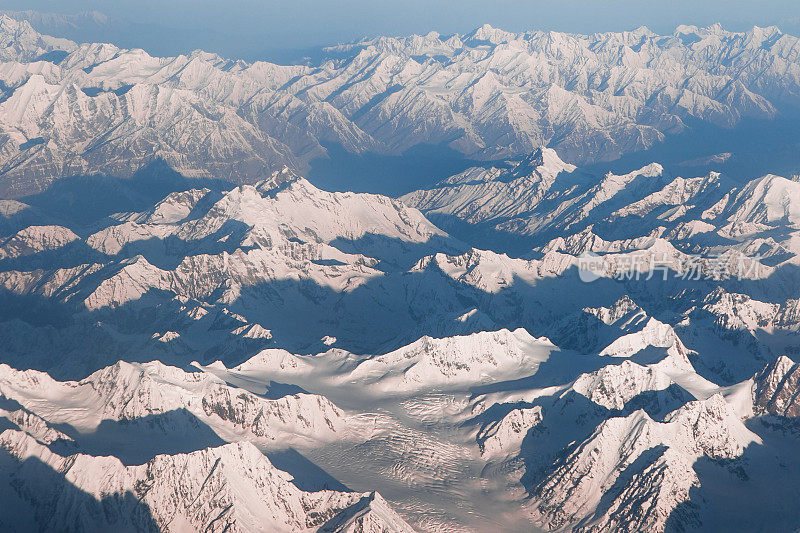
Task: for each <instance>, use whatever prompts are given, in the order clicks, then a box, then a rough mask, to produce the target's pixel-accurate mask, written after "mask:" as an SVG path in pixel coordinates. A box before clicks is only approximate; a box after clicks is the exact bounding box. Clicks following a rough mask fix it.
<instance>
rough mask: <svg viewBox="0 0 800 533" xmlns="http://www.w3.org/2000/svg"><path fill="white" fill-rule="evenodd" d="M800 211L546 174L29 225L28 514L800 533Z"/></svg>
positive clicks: (681, 189) (7, 297) (6, 319)
mask: <svg viewBox="0 0 800 533" xmlns="http://www.w3.org/2000/svg"><path fill="white" fill-rule="evenodd" d="M795 185H797V182H796V181H794V180H792V179H787V178H781V177H777V176H765V177H762V178H757V179H754V180H752V181H750V182H748V183H744V184H740V183H736V182H733V181H732V180H730V179H728V178H726V177H724V176H722V175H719V174H710V175H707V176H700V177H688V178H684V177H680V176H671V175H667V173H665V171H664V170H663V168H662V167H661V166H660V165H658V164H651V165H648V166H646V167H644V168H643V169H640V170H637V171H633V172H630V173H628V174H623V175H616V174H613V173H609V174H607V175H600V176H596V175H592V174H591V173H589V172H587V171H584V170H582V169H581V168H579V167H576V166H575V165H571V164H567V163H564V162H563V161H562V160H561V158H560V157H559V156H558V154H557V153H556V152H555V151H554V150H552V149H549V148H544V149H538V150H536V151H535V152H533V153H532V154H530V155H529V156H528V157H527V158H525V159H524V160H523V161H522V162H521V163H517V164H510V165H506V166H498V167H497V168H488V169H487V168H476V169H470V170H468V171H466V172H464V173H462V174H459V175H457V176H453V177H452V178H449V179H447V180H444V181H443V182H442V183H441V184H439V185H437V186H436V188H434V189H429V190H423V191H418V192H414V193H412V194H409V195H407V196H405V197H403V198H402V199H401V200H395V199H391V198H388V197H384V196H380V195H375V194H365V193H358V194H356V193H331V192H327V191H324V190H321V189H319V188H317V187H315V186H313V185H312V184H311V183H310V182H308V181H307V180H305V179H303V178H302V177H300V176H298V175H297V174H295V173H293V172H292V171H290V170H289V169H288V168H284V169H283V170H280V171H278V172H275V173H272V174H271V175H269V176H268V177H266V179H264V180H262V181H260V182H257V183H255V184H253V185H241V186H238V187H234V188H231V189H229V190H225V189H224V188H222V189H219V188H195V189H184V190H178V191H175V192H172V193H169V194H167V195H166V196H165V197H164V198H162V199H161V200H159V201H157V202H154V203H152V204H151V205H150V206H149V207H146V208H144V209H142V210H138V211H124V212H117V213H113V214H111V215H108V216H98V217H94V218H93V219H92V220H90V221H76V219H75V218H74V217H72V216H70V214H69V213H70V211H69V209H68V207H69V206H66V207H64V209H66V211H64V210H61V211H59V210H58V209H49V210H47V209H46V206H47V205H49V204H39V205H36V202H38V201H39V199H38V198H39V197H33V199H32V200H31V201H32V204H26V203H24V202H20V201H16V200H3V201H2V202H0V213H2V223H0V228H2V237H0V285H1V286H2V289H3V292H2V295H3V315H2V322H1V323H0V324H1V327H0V334H1V335H2V342H3V344H2V345H3V361H4V362H5V363H6V364H5V365H3V366H0V395H1V396H2V398H3V400H2V402H3V403H2V404H1V405H0V409H2V410H1V411H0V418H2V419H4V420H5V422H3V424H4V426H3V427H4V428H6V429H5V432H4V433H3V434H2V438H0V441H2V443H3V449H4V450H5V452H4V453H5V454H6V455H5V458H4V459H3V463H2V465H3V466H2V468H3V469H4V472H7V474H8V479H12V480H18V481H14V482H13V483H11V484H10V485H8V486H6V487H5V488H4V489H3V490H4V491H6V492H5V493H4V494H6V496H4V498H9V501H12V500H13V501H18V500H20V501H23V502H26V503H25V505H28V506H33V510H32V511H24V512H23V514H24V517H25V518H24V519H25V520H27V521H28V522H26V523H31V524H35V525H36V527H47V526H48V524H51V522H49V520H56V519H59V520H60V519H61V518H54V517H68V518H69V520H78V518H76V517H80V520H84V521H85V522H78V523H81V524H84V525H85V526H86V527H90V526H92V527H94V526H95V525H97V524H100V525H101V526H102V527H106V525H109V524H111V525H114V526H115V527H116V526H119V527H123V526H124V527H128V528H132V529H147V528H154V529H161V530H163V529H167V530H172V529H174V530H184V529H186V528H189V529H196V528H198V527H210V528H211V529H212V530H213V529H215V528H221V529H224V528H225V527H230V528H239V529H242V530H248V531H249V530H257V529H259V528H262V529H263V528H264V527H266V528H267V529H270V530H274V529H283V530H292V531H295V530H303V529H304V528H305V529H310V530H311V529H318V528H320V527H322V528H323V530H346V531H360V530H362V529H359V528H366V529H365V530H369V531H402V530H403V529H404V528H415V529H420V530H426V531H447V530H451V529H453V528H466V529H468V530H481V529H484V528H486V527H489V525H490V524H500V525H501V526H502V527H503V528H504V529H520V528H522V529H525V528H530V527H538V528H543V529H547V530H558V529H564V528H567V529H574V530H580V531H609V530H618V529H623V530H629V531H640V530H647V531H662V530H696V529H706V528H712V529H713V528H726V527H731V526H732V525H741V524H746V525H752V526H753V527H755V525H756V524H760V523H763V524H770V526H771V527H772V526H774V527H775V528H777V529H784V528H790V527H794V526H795V525H796V523H797V521H798V520H800V516H798V515H797V514H796V513H794V512H791V511H789V510H788V509H790V508H791V503H790V502H789V500H787V499H785V498H782V497H779V496H775V495H774V491H765V492H764V494H770V495H771V496H770V497H769V498H770V499H769V501H766V500H765V498H763V497H760V496H757V495H754V491H756V490H757V489H756V487H762V486H768V484H769V483H770V482H771V480H772V479H779V480H780V483H783V484H785V486H786V487H789V488H787V490H786V491H785V494H791V493H792V490H793V489H791V487H795V486H796V479H798V478H797V477H796V476H794V473H795V472H796V471H798V472H800V470H797V469H798V468H800V461H798V459H800V457H797V456H796V454H792V453H790V452H788V451H787V450H791V449H793V448H792V447H793V444H792V443H793V442H794V441H795V439H796V430H795V429H794V426H795V424H796V423H795V421H794V418H795V417H796V416H797V409H796V405H795V403H796V402H795V397H796V392H797V391H796V390H795V389H796V388H797V379H795V375H796V374H797V372H796V367H797V364H795V363H794V361H793V360H792V359H791V357H793V356H795V354H797V353H798V352H800V342H798V336H797V335H798V330H799V329H800V313H798V304H797V301H798V299H797V294H798V290H799V287H798V285H799V283H798V277H797V270H796V269H797V266H798V264H797V261H798V259H797V251H796V250H797V243H796V241H797V239H796V236H795V234H796V233H797V231H798V227H797V223H798V222H797V216H796V213H797V211H798V205H800V195H798V194H795V193H796V192H797V191H795V189H796V188H797V187H795ZM109 201H111V202H112V205H115V204H116V203H118V202H119V199H118V198H112V199H111V200H109ZM417 208H419V209H422V211H420V210H418V209H417ZM101 212H103V211H102V210H101ZM106 212H107V211H106ZM424 213H427V214H428V215H429V216H431V217H433V220H436V221H439V222H440V223H441V224H443V225H444V227H448V228H452V231H453V233H455V234H457V235H458V236H459V238H455V237H453V236H452V235H450V234H448V233H446V232H445V231H444V230H442V229H440V228H439V227H437V226H436V225H434V224H433V223H432V222H431V221H430V220H429V219H428V218H426V215H425V214H424ZM487 236H488V237H487ZM492 236H494V238H495V240H494V244H495V246H494V247H495V248H497V249H498V250H497V251H490V250H484V249H480V248H476V247H474V246H473V245H471V244H470V243H474V242H479V241H481V239H486V238H490V237H492ZM504 238H513V239H518V241H516V244H517V245H518V244H519V242H524V243H528V246H529V249H528V252H527V253H526V254H523V255H522V256H518V255H517V256H514V255H508V254H506V253H503V252H501V251H499V249H501V248H502V247H503V246H504V242H505V241H504V240H503V239H504ZM590 252H591V253H592V254H594V255H587V254H589V253H590ZM587 258H588V259H590V260H591V261H594V263H593V265H594V267H593V269H592V271H591V274H592V276H591V277H589V278H587V277H585V275H586V264H585V261H586V260H587ZM720 258H721V259H720ZM120 360H121V361H120ZM26 369H27V370H26ZM775 454H781V460H782V461H783V463H781V464H783V465H784V466H783V467H781V468H777V467H775V463H774V461H772V459H771V458H774V455H775ZM787 454H788V455H787ZM109 456H111V457H109ZM31 465H35V466H31ZM69 465H79V466H78V467H77V469H76V467H75V466H72V467H70V466H69ZM181 469H183V470H181ZM180 471H186V472H188V473H187V474H186V475H184V474H180ZM156 472H157V474H156ZM87 473H90V474H87ZM153 476H158V477H159V478H160V479H174V480H175V482H174V483H173V482H169V483H166V484H165V486H164V487H160V486H159V490H158V491H155V492H153V491H152V490H150V488H149V487H151V482H149V481H148V480H152V479H153ZM42 479H59V480H60V481H59V482H58V484H56V485H53V486H54V487H55V488H52V489H51V490H48V491H44V492H42V494H41V495H39V493H40V492H41V491H40V489H38V488H37V487H38V485H37V483H41V480H42ZM204 479H207V480H208V481H206V482H203V480H204ZM212 482H213V484H214V485H213V486H214V487H215V488H214V490H209V488H210V485H209V484H210V483H212ZM48 483H51V482H48ZM722 486H724V487H725V491H721V490H720V488H719V487H722ZM351 490H352V491H355V492H351ZM376 490H377V491H378V492H379V493H380V495H378V494H377V493H375V492H374V491H376ZM170 491H172V492H170ZM34 494H36V495H37V496H36V497H34V496H32V495H34ZM109 494H111V495H113V500H109V499H108V498H109V497H110V496H108V495H109ZM275 494H278V495H279V496H275ZM101 495H104V496H101ZM423 495H424V496H423ZM384 498H385V499H384ZM732 498H733V499H735V500H736V501H737V502H738V508H739V510H738V511H737V512H736V513H733V514H731V513H726V512H723V511H722V509H724V508H725V505H727V503H728V502H729V501H730V500H731V499H732ZM263 500H268V501H269V502H270V503H269V505H273V506H277V507H274V508H273V507H268V508H269V509H272V510H270V511H269V513H270V515H269V516H271V517H272V518H270V519H269V520H271V521H267V522H264V520H266V518H264V517H263V516H262V514H261V513H264V512H266V511H264V509H266V508H267V507H260V506H259V504H258V503H257V502H259V501H263ZM739 500H741V501H739ZM98 502H102V503H98ZM112 502H113V503H112ZM137 502H138V503H137ZM387 502H389V503H387ZM98 505H99V506H100V507H97V506H98ZM23 508H24V509H27V507H24V506H22V504H20V507H19V509H23ZM41 508H46V509H55V510H56V511H57V512H56V513H55V514H53V513H49V512H48V513H45V514H41V512H40V511H36V509H41ZM101 508H102V509H103V510H102V511H98V510H97V509H101ZM464 509H467V511H468V512H466V513H465V512H464ZM59 513H61V514H59ZM172 516H175V517H178V518H175V519H174V520H170V519H169V518H167V517H172ZM264 516H266V515H264ZM400 517H402V518H400ZM12 519H13V520H17V518H9V520H12ZM65 519H66V518H65ZM19 520H22V518H19ZM257 524H269V525H268V526H263V525H257ZM101 526H97V527H101ZM79 527H81V526H79ZM325 528H327V529H325ZM336 528H339V529H336Z"/></svg>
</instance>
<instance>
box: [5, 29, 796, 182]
mask: <svg viewBox="0 0 800 533" xmlns="http://www.w3.org/2000/svg"><path fill="white" fill-rule="evenodd" d="M86 16H89V18H91V19H92V20H95V19H97V16H93V15H86ZM18 18H22V17H18ZM59 20H61V19H59ZM69 20H71V19H63V21H62V22H63V23H64V24H69ZM99 22H102V20H100V21H99ZM797 42H798V40H797V38H795V37H792V36H789V35H784V34H782V33H780V31H778V30H777V29H776V28H754V29H753V30H751V31H749V32H746V33H732V32H727V31H725V30H723V29H722V28H720V27H719V26H713V27H709V28H696V27H688V26H682V27H680V28H678V29H677V30H676V32H675V34H673V35H668V36H660V35H655V34H653V33H652V32H650V31H648V30H647V29H646V28H640V29H638V30H635V31H632V32H624V33H603V34H594V35H590V36H584V35H573V34H561V33H555V32H528V33H522V34H515V33H510V32H505V31H502V30H499V29H496V28H491V27H489V26H484V27H481V28H478V29H477V30H475V31H473V32H471V33H469V34H466V35H454V36H450V37H442V36H440V35H438V34H435V33H431V34H429V35H426V36H411V37H407V38H392V37H379V38H376V39H372V40H367V41H363V42H359V43H356V44H350V45H339V46H334V47H331V48H329V49H327V50H326V54H327V56H326V58H325V59H324V60H322V61H321V62H320V63H319V64H317V65H294V66H280V65H274V64H270V63H266V62H256V63H252V64H251V63H246V62H243V61H237V60H229V59H224V58H221V57H219V56H217V55H214V54H209V53H205V52H201V51H196V52H193V53H191V54H189V55H182V56H178V57H172V58H158V57H151V56H150V55H148V54H146V53H144V52H143V51H142V50H135V49H134V50H125V49H120V48H118V47H116V46H113V45H109V44H98V43H93V44H92V43H88V44H77V43H74V42H70V41H66V40H64V39H53V38H49V37H44V36H42V35H40V34H39V33H37V32H36V31H35V30H34V29H33V28H32V27H31V25H30V24H29V23H28V22H27V21H26V20H16V19H13V18H11V17H9V16H7V15H3V16H2V18H0V43H3V44H4V46H3V49H2V52H0V59H1V60H2V66H0V194H3V195H4V196H15V197H16V196H21V195H24V194H28V193H31V192H36V191H38V190H41V189H43V188H45V187H47V185H48V184H49V183H50V182H51V181H52V180H53V179H55V178H57V177H60V176H70V175H79V174H95V173H102V174H107V175H113V176H117V177H126V176H130V175H131V174H132V173H134V172H135V171H136V170H138V169H139V168H141V167H142V166H144V165H146V164H147V163H148V162H151V161H152V160H153V159H154V158H162V159H163V160H164V161H166V162H167V163H168V164H169V165H170V166H171V167H172V168H174V169H175V170H177V171H178V172H180V173H181V174H183V175H185V176H203V177H214V178H220V179H226V180H230V181H232V182H234V183H254V182H256V181H258V180H260V179H263V178H264V177H266V176H267V175H269V173H270V172H272V171H274V170H277V169H279V168H281V167H282V166H283V165H288V166H289V167H291V168H293V169H295V170H300V171H304V170H306V169H307V168H308V163H309V161H311V160H313V159H315V158H319V157H324V156H325V154H326V153H327V152H326V146H330V145H332V144H333V145H338V146H341V147H343V148H344V150H346V151H348V152H351V153H354V154H360V153H368V152H371V153H378V154H400V153H402V152H403V151H405V150H407V149H409V148H411V147H413V146H415V145H418V144H421V143H426V144H432V145H444V146H447V147H449V148H451V149H453V150H455V151H457V152H459V153H461V154H463V155H464V156H465V157H469V158H472V159H486V160H492V159H502V158H515V157H522V156H524V155H526V154H528V153H530V152H532V151H533V150H534V149H536V148H537V147H538V146H541V145H548V146H550V147H552V148H555V149H557V150H558V151H559V153H561V154H562V156H563V157H564V158H565V159H567V160H569V161H572V162H575V163H585V162H595V161H603V160H610V159H615V158H617V157H620V156H621V155H623V154H627V153H631V152H635V151H639V150H645V149H648V148H650V147H653V146H655V145H658V144H659V143H661V142H662V141H663V140H664V139H665V138H666V137H667V136H670V135H673V134H677V133H680V132H682V131H685V130H687V128H692V127H695V125H697V124H707V125H715V126H720V127H725V128H728V127H733V126H735V125H736V124H737V123H739V122H740V121H741V120H742V119H745V118H760V119H768V118H771V117H774V116H776V115H778V114H779V113H781V109H783V108H784V107H786V108H791V109H796V108H797V105H798V103H799V102H800V56H799V55H798V52H797V50H798V47H797Z"/></svg>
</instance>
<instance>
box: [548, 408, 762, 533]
mask: <svg viewBox="0 0 800 533" xmlns="http://www.w3.org/2000/svg"><path fill="white" fill-rule="evenodd" d="M757 441H758V437H757V436H755V435H754V434H753V433H751V432H750V431H749V430H747V429H746V428H745V427H744V425H743V424H742V422H741V421H740V420H739V419H738V417H736V415H735V414H734V413H733V411H732V409H731V408H730V406H728V405H727V404H726V403H725V401H724V400H723V398H722V396H720V395H715V396H712V397H711V398H709V399H708V400H706V401H703V402H691V403H689V404H686V405H685V406H684V407H682V408H680V409H678V410H677V411H675V412H673V413H671V414H670V415H668V416H667V418H666V420H665V422H663V423H659V422H655V421H653V420H652V419H651V418H650V417H648V415H647V414H646V413H644V412H643V411H637V412H635V413H633V414H631V415H630V416H628V417H625V418H612V419H609V420H608V421H606V422H603V423H602V424H601V425H600V426H599V427H598V429H597V430H596V432H595V433H594V434H593V435H592V436H591V437H590V438H589V439H588V440H587V441H586V442H584V443H581V444H580V445H579V446H578V448H577V449H576V450H575V451H574V452H573V453H572V454H571V455H570V456H568V457H567V458H566V459H565V460H564V462H563V464H561V465H560V466H559V467H558V468H557V469H556V471H555V472H554V473H553V474H552V475H551V476H550V477H549V478H548V479H547V480H546V481H544V482H543V483H542V484H541V485H540V486H539V487H538V488H537V489H536V498H537V500H538V501H540V502H542V503H540V504H539V505H538V507H537V508H536V509H535V512H534V515H535V516H536V519H537V520H539V521H541V522H542V523H543V524H544V525H545V526H546V527H548V528H559V527H563V526H564V525H567V524H569V523H572V522H574V521H576V520H581V521H580V522H579V524H578V526H577V528H576V529H578V530H585V531H603V530H607V529H609V528H612V529H616V528H623V529H624V530H626V531H636V530H641V529H646V530H650V531H663V530H664V528H665V527H666V519H667V517H669V516H670V513H671V512H672V511H673V510H674V509H675V508H676V507H677V506H679V505H680V504H681V503H683V502H685V501H687V500H688V499H689V491H690V490H691V489H692V488H693V487H695V486H697V485H698V479H697V475H696V474H695V472H694V470H693V469H692V463H693V462H694V460H695V459H696V458H697V457H699V456H703V455H707V456H709V457H712V458H715V459H723V458H735V457H738V456H740V455H741V454H742V452H743V450H744V448H745V447H746V446H748V445H749V444H750V443H751V442H757ZM622 472H626V474H627V473H629V474H628V477H627V478H625V480H624V482H623V484H622V485H621V486H620V485H618V484H616V485H615V483H616V482H617V480H618V479H619V476H620V474H621V473H622ZM647 487H652V488H653V489H654V490H647ZM607 491H610V495H611V496H612V497H613V498H614V499H613V500H612V503H611V505H610V506H607V507H605V508H604V509H603V511H602V513H598V514H594V513H593V511H592V510H593V508H594V507H595V506H597V504H598V502H599V498H600V496H601V495H602V494H603V493H605V492H607ZM634 501H636V502H638V503H637V504H635V505H634V504H632V502H634ZM684 525H685V526H689V527H691V526H693V525H696V524H692V523H691V522H690V523H688V524H684Z"/></svg>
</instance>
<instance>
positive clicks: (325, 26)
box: [0, 0, 800, 58]
mask: <svg viewBox="0 0 800 533" xmlns="http://www.w3.org/2000/svg"><path fill="white" fill-rule="evenodd" d="M0 9H13V10H22V9H36V10H39V11H47V12H56V13H75V12H78V11H85V10H97V11H100V12H102V13H105V14H107V15H111V16H112V17H115V18H117V19H118V20H124V21H127V22H132V23H136V26H135V30H131V31H126V32H123V31H118V32H117V34H116V35H113V34H112V35H110V36H109V40H110V39H111V38H114V39H115V40H117V41H118V42H119V44H121V45H123V46H139V47H142V48H145V49H147V50H149V51H151V52H154V53H158V54H165V53H175V52H179V51H186V50H190V49H194V48H203V49H206V50H211V51H217V52H220V53H222V54H224V55H227V56H237V57H248V58H254V57H269V56H270V55H280V53H281V52H282V51H284V52H285V51H288V50H299V49H303V48H309V47H314V46H319V45H323V44H332V43H335V42H341V41H351V40H353V39H356V38H359V37H362V36H371V35H377V34H391V35H405V34H409V33H427V32H428V31H431V30H436V31H439V32H440V33H444V34H448V33H454V32H465V31H469V30H470V29H472V28H474V27H477V26H480V25H481V24H484V23H489V24H491V25H493V26H497V27H501V28H504V29H509V30H515V31H518V30H528V29H554V30H559V31H573V32H581V33H587V32H588V33H591V32H595V31H608V30H624V29H631V28H635V27H638V26H641V25H646V26H648V27H649V28H650V29H652V30H653V31H657V32H660V33H671V32H672V31H673V30H674V28H675V26H677V25H678V24H697V25H708V24H711V23H714V22H721V23H722V24H723V25H724V26H725V27H726V28H729V29H735V30H741V29H745V28H749V27H751V26H753V25H759V26H766V25H771V24H775V25H778V26H779V27H781V28H782V29H783V30H784V31H786V32H788V33H794V34H798V33H800V31H798V30H800V0H658V1H654V0H558V1H553V0H547V1H542V0H460V1H454V0H393V1H388V0H337V1H323V0H285V1H280V2H278V1H274V0H238V1H236V0H231V1H227V2H223V1H212V0H166V1H165V0H104V1H100V0H57V1H53V0H0ZM103 37H105V35H103Z"/></svg>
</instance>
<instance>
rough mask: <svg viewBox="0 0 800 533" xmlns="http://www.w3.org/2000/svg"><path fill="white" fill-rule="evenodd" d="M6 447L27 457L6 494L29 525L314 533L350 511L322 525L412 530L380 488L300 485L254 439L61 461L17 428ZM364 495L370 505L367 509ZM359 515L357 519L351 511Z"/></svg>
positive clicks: (4, 438)
mask: <svg viewBox="0 0 800 533" xmlns="http://www.w3.org/2000/svg"><path fill="white" fill-rule="evenodd" d="M0 446H2V448H3V449H4V451H5V452H6V453H7V454H9V455H11V456H12V457H14V458H16V459H17V460H18V461H20V466H18V467H17V468H16V469H14V468H13V467H12V469H11V470H10V471H9V470H6V471H5V472H4V473H5V475H10V476H13V477H14V478H15V479H16V480H17V483H16V485H15V487H14V489H13V494H12V495H9V494H6V497H9V496H11V497H12V498H13V499H12V500H10V501H14V502H15V503H18V504H19V505H22V506H23V507H21V508H18V509H16V510H15V512H12V513H11V514H12V516H15V514H16V512H20V514H22V513H24V511H25V510H28V509H32V510H33V513H31V515H30V516H27V517H25V518H26V519H27V521H28V525H29V526H30V527H40V528H44V529H47V528H50V527H57V526H58V525H59V524H64V523H68V522H73V523H75V526H74V527H76V528H77V529H84V528H85V529H96V528H101V529H105V528H110V527H115V528H119V527H122V528H127V529H135V530H142V529H157V530H160V531H185V530H201V529H202V530H205V531H317V530H319V529H320V526H326V527H327V524H328V523H329V521H330V520H336V519H338V517H339V515H340V514H345V515H348V519H347V520H346V521H344V523H343V524H341V525H337V526H336V527H330V528H327V529H324V530H326V531H370V532H379V531H411V528H410V527H408V525H407V524H405V522H403V520H402V519H401V518H400V517H399V516H397V515H396V514H395V513H394V512H393V511H391V509H389V508H388V506H387V505H386V503H385V502H384V501H383V500H382V498H381V497H380V496H379V495H377V494H374V493H373V494H359V493H343V492H334V491H320V492H304V491H302V490H300V489H298V488H297V487H295V485H293V484H292V483H291V479H292V478H291V476H290V475H288V474H286V473H285V472H282V471H280V470H278V469H276V468H275V467H274V466H273V465H272V464H271V463H270V461H269V460H268V459H267V458H266V457H265V456H264V455H263V454H262V453H261V452H260V451H259V450H258V449H257V448H256V447H255V446H253V445H252V444H250V443H248V442H243V443H237V444H227V445H224V446H221V447H218V448H210V449H206V450H201V451H197V452H192V453H189V454H186V455H174V456H172V455H159V456H156V457H154V458H153V459H152V460H151V461H149V462H148V463H146V464H143V465H139V466H127V467H126V466H124V465H123V464H122V463H120V462H119V461H118V460H116V459H114V458H111V457H92V456H87V455H83V454H76V455H72V456H69V457H61V456H59V455H56V454H53V453H52V452H50V451H49V450H48V449H47V448H45V447H44V446H42V445H41V444H39V443H37V442H36V441H34V440H33V439H32V438H31V437H30V436H28V435H26V434H25V433H22V432H18V431H13V430H6V431H5V432H3V433H2V434H0ZM32 459H36V460H38V461H39V465H41V466H40V467H39V468H40V469H44V468H48V469H51V470H50V472H51V474H50V475H51V477H54V476H56V475H57V473H63V475H64V479H63V481H61V482H59V483H57V484H56V485H55V486H51V487H50V488H49V489H50V490H42V489H43V488H45V487H44V483H47V480H46V479H42V478H39V479H37V478H35V477H32V476H28V475H25V474H26V471H25V467H26V465H27V464H29V463H30V462H31V461H32ZM15 470H16V471H15ZM126 493H127V494H129V495H130V497H126V496H125V494H126ZM82 494H85V495H86V496H88V497H89V498H86V497H83V498H82V497H81V495H82ZM92 497H93V498H94V499H91V498H92ZM365 499H366V500H371V501H372V502H373V503H372V504H371V505H370V506H368V507H367V508H364V507H363V504H362V501H363V500H365ZM100 501H103V503H102V504H101V503H100ZM45 509H52V510H53V512H52V513H46V512H44V510H45ZM352 513H357V515H356V516H355V517H349V515H350V514H352ZM2 520H4V521H5V520H9V517H8V516H4V517H3V518H2ZM11 523H14V522H13V520H11Z"/></svg>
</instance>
